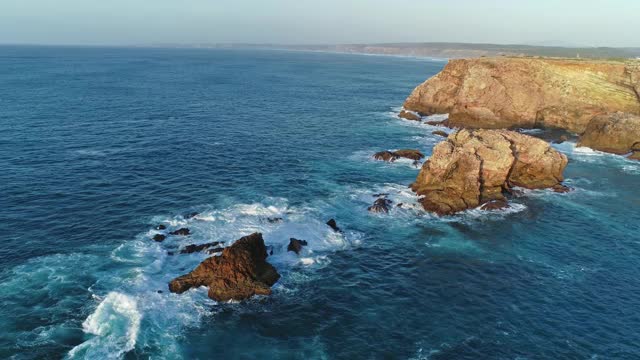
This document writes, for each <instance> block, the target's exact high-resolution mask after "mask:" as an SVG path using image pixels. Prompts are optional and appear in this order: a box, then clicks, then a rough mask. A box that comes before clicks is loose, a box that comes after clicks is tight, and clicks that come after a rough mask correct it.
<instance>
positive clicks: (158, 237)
mask: <svg viewBox="0 0 640 360" xmlns="http://www.w3.org/2000/svg"><path fill="white" fill-rule="evenodd" d="M166 238H167V237H166V236H164V235H162V234H155V235H153V241H157V242H163V241H164V239H166Z"/></svg>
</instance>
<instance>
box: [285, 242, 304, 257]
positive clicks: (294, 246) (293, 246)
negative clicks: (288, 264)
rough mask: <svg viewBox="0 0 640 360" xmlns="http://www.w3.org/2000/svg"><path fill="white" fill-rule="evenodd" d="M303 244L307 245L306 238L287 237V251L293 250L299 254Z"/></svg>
mask: <svg viewBox="0 0 640 360" xmlns="http://www.w3.org/2000/svg"><path fill="white" fill-rule="evenodd" d="M303 246H307V241H306V240H298V239H295V238H291V239H289V246H287V251H293V252H295V253H296V254H300V251H302V247H303Z"/></svg>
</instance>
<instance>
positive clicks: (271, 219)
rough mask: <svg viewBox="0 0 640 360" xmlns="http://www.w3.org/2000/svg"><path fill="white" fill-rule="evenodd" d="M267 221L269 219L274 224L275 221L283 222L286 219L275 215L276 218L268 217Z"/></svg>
mask: <svg viewBox="0 0 640 360" xmlns="http://www.w3.org/2000/svg"><path fill="white" fill-rule="evenodd" d="M267 221H268V222H270V223H272V224H275V223H281V222H283V221H284V219H283V218H281V217H275V218H267Z"/></svg>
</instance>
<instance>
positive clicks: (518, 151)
mask: <svg viewBox="0 0 640 360" xmlns="http://www.w3.org/2000/svg"><path fill="white" fill-rule="evenodd" d="M566 165H567V157H566V156H565V155H563V154H561V153H559V152H558V151H556V150H555V149H553V148H552V147H551V146H549V144H548V143H547V142H545V141H543V140H540V139H537V138H534V137H531V136H528V135H524V134H520V133H517V132H513V131H508V130H475V131H474V130H466V129H463V130H459V131H456V132H455V133H453V134H451V135H450V136H449V137H448V138H447V139H446V140H445V141H443V142H441V143H439V144H437V145H436V146H435V147H434V149H433V155H432V156H431V157H430V158H429V160H428V161H427V162H425V164H424V165H423V166H422V170H421V171H420V174H419V175H418V178H417V179H416V182H415V183H413V184H412V185H411V188H412V190H413V191H415V192H416V193H418V195H420V196H422V198H421V200H420V202H421V203H422V205H423V207H424V208H425V209H426V210H428V211H432V212H435V213H437V214H440V215H447V214H452V213H456V212H458V211H462V210H465V209H470V208H475V207H477V206H479V205H481V204H484V203H486V202H489V201H492V200H504V199H505V198H504V195H503V191H506V190H508V189H509V188H511V187H512V186H520V187H523V188H528V189H541V188H550V187H553V186H555V185H558V184H560V182H561V181H563V180H564V178H563V175H562V172H563V171H564V168H565V166H566Z"/></svg>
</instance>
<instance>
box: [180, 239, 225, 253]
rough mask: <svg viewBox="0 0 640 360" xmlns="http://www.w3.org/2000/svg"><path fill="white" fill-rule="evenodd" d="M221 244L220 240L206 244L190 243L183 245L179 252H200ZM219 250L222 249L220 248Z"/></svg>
mask: <svg viewBox="0 0 640 360" xmlns="http://www.w3.org/2000/svg"><path fill="white" fill-rule="evenodd" d="M221 244H222V242H221V241H214V242H210V243H206V244H197V245H196V244H191V245H187V246H185V247H184V248H183V249H182V250H180V254H191V253H194V252H200V251H202V250H206V249H208V248H210V247H214V246H218V245H221ZM220 251H222V249H221V250H220Z"/></svg>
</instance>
